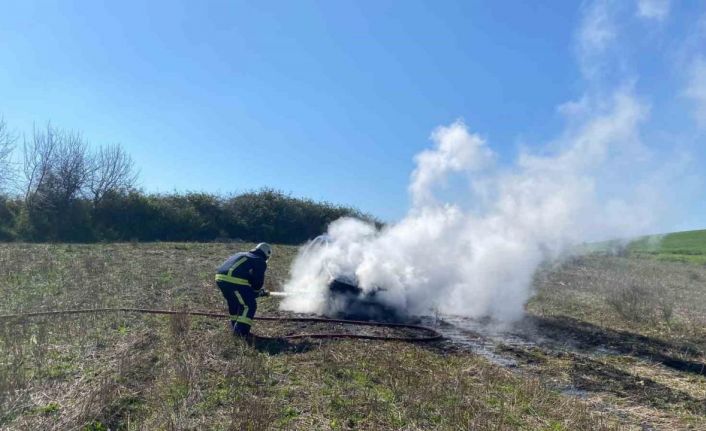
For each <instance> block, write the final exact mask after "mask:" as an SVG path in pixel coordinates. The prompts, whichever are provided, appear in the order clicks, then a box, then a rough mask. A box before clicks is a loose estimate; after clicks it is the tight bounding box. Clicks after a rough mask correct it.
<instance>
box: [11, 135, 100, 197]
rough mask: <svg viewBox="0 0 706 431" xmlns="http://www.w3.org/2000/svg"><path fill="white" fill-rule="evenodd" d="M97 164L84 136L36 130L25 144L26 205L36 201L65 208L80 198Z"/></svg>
mask: <svg viewBox="0 0 706 431" xmlns="http://www.w3.org/2000/svg"><path fill="white" fill-rule="evenodd" d="M92 169H93V164H92V161H91V158H90V156H89V154H88V147H87V145H86V143H85V142H84V141H83V138H82V137H81V135H80V134H78V133H75V132H67V131H63V130H59V129H55V128H54V127H52V126H51V124H49V125H47V128H46V131H39V130H37V129H34V131H33V133H32V140H31V141H27V140H25V142H24V176H25V201H26V203H27V205H28V206H31V205H32V203H33V201H34V200H35V199H36V198H43V199H44V200H47V199H48V200H50V201H52V202H53V203H54V204H64V203H67V202H69V201H70V200H71V199H74V198H77V197H79V196H80V195H81V194H82V193H83V191H84V189H85V187H86V186H87V185H88V181H89V179H90V178H91V175H92Z"/></svg>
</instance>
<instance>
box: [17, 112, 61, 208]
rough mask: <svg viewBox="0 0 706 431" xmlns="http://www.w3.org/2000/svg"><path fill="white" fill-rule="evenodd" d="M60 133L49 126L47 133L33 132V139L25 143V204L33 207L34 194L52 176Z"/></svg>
mask: <svg viewBox="0 0 706 431" xmlns="http://www.w3.org/2000/svg"><path fill="white" fill-rule="evenodd" d="M59 134H60V133H59V131H56V130H54V128H52V126H51V124H49V125H47V130H46V132H43V131H40V130H37V129H36V128H34V129H33V130H32V139H31V140H30V141H27V139H25V140H24V143H23V150H24V151H23V155H24V164H23V173H24V179H25V187H24V190H25V202H26V203H27V206H31V203H32V198H33V196H34V194H35V193H36V192H37V191H38V190H40V189H41V188H42V187H43V186H44V184H45V183H46V181H47V180H48V178H49V176H50V175H51V172H52V168H53V164H54V161H55V160H54V154H55V153H56V151H57V149H58V147H59V142H60V141H61V137H60V136H59Z"/></svg>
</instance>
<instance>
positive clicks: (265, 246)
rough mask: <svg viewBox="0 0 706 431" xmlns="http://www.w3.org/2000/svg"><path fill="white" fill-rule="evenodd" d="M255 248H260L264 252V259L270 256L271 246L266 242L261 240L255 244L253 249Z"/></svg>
mask: <svg viewBox="0 0 706 431" xmlns="http://www.w3.org/2000/svg"><path fill="white" fill-rule="evenodd" d="M255 250H260V251H261V252H263V253H264V254H265V259H269V258H270V256H272V247H270V245H269V244H268V243H266V242H261V243H260V244H258V245H256V246H255V248H254V249H253V251H255Z"/></svg>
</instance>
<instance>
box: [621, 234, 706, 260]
mask: <svg viewBox="0 0 706 431" xmlns="http://www.w3.org/2000/svg"><path fill="white" fill-rule="evenodd" d="M628 250H629V251H630V253H632V254H636V255H650V256H655V257H657V258H659V259H665V260H684V261H693V262H702V263H706V229H705V230H692V231H687V232H675V233H669V234H666V235H653V236H647V237H643V238H640V239H638V240H636V241H633V242H632V243H630V244H629V245H628Z"/></svg>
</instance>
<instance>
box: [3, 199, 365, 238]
mask: <svg viewBox="0 0 706 431" xmlns="http://www.w3.org/2000/svg"><path fill="white" fill-rule="evenodd" d="M344 216H350V217H358V218H362V219H366V220H369V221H372V222H375V223H377V221H375V220H374V219H372V217H370V216H367V215H365V214H362V213H361V212H360V211H358V210H355V209H353V208H349V207H343V206H338V205H333V204H330V203H325V202H324V203H321V202H314V201H312V200H309V199H300V198H295V197H292V196H289V195H287V194H284V193H282V192H279V191H276V190H271V189H264V190H260V191H257V192H250V193H244V194H240V195H236V196H232V197H223V196H217V195H212V194H206V193H186V194H166V195H164V194H145V193H142V192H139V191H130V192H124V193H111V194H108V195H106V196H105V197H104V198H103V199H102V200H101V201H100V202H99V203H95V204H94V203H93V202H91V201H89V200H87V199H74V200H72V201H71V202H70V203H69V204H68V205H61V206H59V205H54V204H52V203H51V202H33V204H32V205H31V206H28V205H26V204H25V203H24V202H23V201H22V200H20V199H11V198H0V241H12V240H21V241H35V242H57V241H60V242H94V241H218V240H233V239H239V240H245V241H269V242H275V243H281V244H298V243H301V242H304V241H306V240H307V239H310V238H313V237H315V236H316V235H319V234H321V233H322V232H324V231H325V230H326V227H327V226H328V224H329V223H331V222H332V221H334V220H336V219H338V218H340V217H344Z"/></svg>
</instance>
